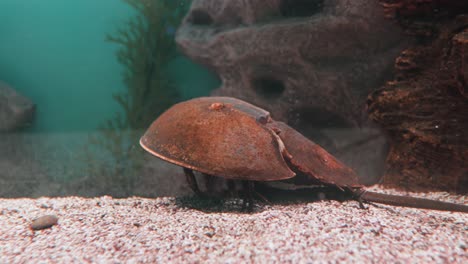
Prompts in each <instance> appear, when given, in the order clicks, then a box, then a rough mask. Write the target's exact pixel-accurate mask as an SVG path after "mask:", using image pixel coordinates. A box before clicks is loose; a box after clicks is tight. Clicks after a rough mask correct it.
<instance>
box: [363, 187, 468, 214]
mask: <svg viewBox="0 0 468 264" xmlns="http://www.w3.org/2000/svg"><path fill="white" fill-rule="evenodd" d="M357 198H358V199H359V198H360V199H361V200H362V201H364V202H375V203H381V204H388V205H394V206H403V207H412V208H422V209H429V210H439V211H452V212H463V213H468V206H467V205H463V204H455V203H448V202H441V201H435V200H429V199H424V198H415V197H407V196H398V195H390V194H383V193H376V192H368V191H364V192H362V193H361V194H358V197H357Z"/></svg>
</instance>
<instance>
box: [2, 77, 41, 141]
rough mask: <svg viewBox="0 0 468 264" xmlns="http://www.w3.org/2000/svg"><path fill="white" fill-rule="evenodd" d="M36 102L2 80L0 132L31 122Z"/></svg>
mask: <svg viewBox="0 0 468 264" xmlns="http://www.w3.org/2000/svg"><path fill="white" fill-rule="evenodd" d="M35 110H36V106H35V104H34V103H33V102H32V101H31V100H30V99H28V98H26V97H24V96H23V95H21V94H19V93H18V92H17V91H15V90H14V89H13V88H11V87H10V86H9V85H8V84H6V83H5V82H2V81H0V132H6V131H13V130H15V129H18V128H20V127H24V126H26V125H28V124H30V123H31V122H32V120H33V118H34V113H35Z"/></svg>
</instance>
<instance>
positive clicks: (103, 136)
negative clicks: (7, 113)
mask: <svg viewBox="0 0 468 264" xmlns="http://www.w3.org/2000/svg"><path fill="white" fill-rule="evenodd" d="M189 6H190V1H165V0H161V1H145V0H135V1H134V0H128V1H125V0H122V1H121V0H102V1H94V0H82V1H72V0H65V1H62V0H47V1H26V0H3V1H1V2H0V32H1V34H2V41H1V44H0V81H1V82H2V83H3V85H4V86H8V87H9V88H11V89H13V90H15V91H16V92H18V93H19V94H20V95H21V96H24V97H26V98H28V99H29V100H31V101H32V103H33V104H34V105H35V113H34V118H32V120H31V122H26V126H23V127H21V128H20V129H15V130H13V131H7V132H0V133H1V134H0V168H2V171H3V175H1V176H2V177H0V183H1V185H2V187H1V188H0V195H1V196H6V197H9V196H30V195H32V196H39V195H57V194H68V190H67V189H66V188H64V184H65V183H68V182H69V181H70V180H77V179H78V180H79V179H80V178H86V177H88V178H89V177H90V176H89V175H93V176H92V177H91V178H92V179H90V180H89V181H90V182H93V184H94V185H99V184H98V183H97V181H96V179H94V176H95V175H100V176H101V175H103V174H106V177H104V178H105V179H104V180H102V182H103V183H102V185H101V186H99V187H98V189H100V192H101V193H103V194H105V193H112V191H107V190H110V189H112V187H109V185H112V184H109V182H116V185H117V186H119V185H121V184H120V183H119V179H124V181H125V183H124V185H128V181H132V179H129V177H130V178H132V177H136V176H137V174H138V172H137V170H136V167H138V166H136V165H132V162H127V161H128V159H137V160H138V159H141V157H140V156H138V155H133V154H129V155H130V156H131V157H130V158H128V156H125V154H124V153H121V152H125V149H123V148H126V147H127V146H131V147H132V149H135V148H137V147H138V148H139V146H138V139H139V136H141V134H142V132H143V129H144V128H146V127H147V125H148V124H149V122H150V121H151V120H152V119H155V118H156V117H157V115H158V114H159V113H160V112H161V111H163V110H164V109H165V108H167V107H169V106H170V105H172V104H174V103H175V102H178V101H181V100H186V99H189V98H192V97H197V96H203V95H208V94H209V92H210V91H211V90H212V89H214V88H215V87H217V86H218V85H219V80H218V79H217V77H216V75H215V74H213V73H212V72H210V71H208V70H206V69H205V68H203V67H201V66H199V65H197V64H195V63H193V62H192V61H190V60H189V59H187V58H186V57H184V56H183V55H181V54H180V53H179V52H178V51H177V48H176V46H175V43H174V41H173V39H174V34H175V30H176V28H177V23H179V22H180V20H181V19H182V17H183V15H184V13H185V12H186V11H187V10H188V7H189ZM166 17H167V18H166ZM139 22H142V23H139ZM135 23H136V24H135ZM150 24H151V25H150ZM132 30H134V31H133V33H134V32H135V30H137V31H138V30H140V31H141V32H144V33H142V34H141V35H140V36H135V35H133V36H134V37H135V38H134V39H133V42H132V43H130V42H131V41H130V42H127V44H123V43H122V40H123V39H124V38H125V37H126V36H128V35H126V34H131V33H132ZM153 36H159V38H160V39H156V38H154V39H152V38H153ZM127 40H128V39H127ZM139 42H143V45H141V46H139V47H135V45H138V43H139ZM146 42H147V43H150V42H151V43H152V44H148V45H146ZM135 43H136V44H135ZM140 44H141V43H140ZM132 45H133V46H132ZM150 46H151V47H150ZM149 49H151V50H149ZM148 50H149V51H148ZM149 52H150V53H151V54H156V53H157V54H162V55H160V57H158V55H154V56H151V54H148V53H149ZM125 53H126V54H127V55H128V56H130V57H131V60H133V61H137V62H136V63H140V64H144V63H146V64H148V61H153V62H154V64H155V65H157V69H153V71H152V73H151V74H152V77H151V78H152V79H154V80H153V83H156V84H154V85H153V86H155V87H156V86H157V87H156V88H155V87H152V88H151V89H152V90H153V91H157V92H156V93H154V94H151V95H150V96H148V94H146V95H145V96H141V95H137V96H135V90H138V89H140V88H141V87H142V86H144V85H142V84H140V83H139V79H141V78H143V77H142V76H140V75H144V76H147V75H151V74H148V73H147V72H146V73H143V74H141V73H139V71H140V69H139V68H138V66H135V65H128V64H126V63H125V58H123V59H122V58H121V57H119V56H121V55H119V54H125ZM167 54H170V56H165V55H167ZM128 56H127V57H128ZM132 56H133V57H132ZM127 61H128V60H127ZM158 83H159V84H158ZM161 83H162V84H161ZM158 85H159V86H158ZM147 88H148V87H147ZM166 90H167V91H166ZM142 98H145V99H142ZM7 100H8V99H7ZM142 100H146V101H145V102H142ZM130 105H131V107H130V108H132V110H128V107H129V106H130ZM149 105H150V106H151V107H149V108H148V106H149ZM129 111H131V112H132V113H135V112H138V113H139V116H144V120H140V119H139V118H137V117H135V116H131V115H130V116H129ZM130 120H133V121H135V120H138V121H135V122H133V123H132V121H130ZM123 123H125V124H123ZM124 131H126V132H128V131H131V132H130V133H125V132H124ZM123 145H125V146H123ZM140 154H141V153H139V155H140ZM122 155H123V156H122ZM137 156H138V157H137ZM124 159H125V161H123V160H124ZM117 164H120V165H117ZM129 164H130V165H129ZM122 168H124V171H123V172H122V171H121V172H120V173H117V170H119V169H122ZM102 170H105V172H102ZM117 174H119V175H120V176H119V175H117ZM100 176H97V177H98V178H99V177H100ZM119 177H120V178H119ZM54 184H55V185H54ZM41 185H43V186H42V187H39V186H41ZM85 185H86V184H85ZM53 186H55V187H53ZM70 188H72V189H75V187H70ZM83 188H84V189H86V188H87V187H83ZM125 188H127V189H126V191H125V194H129V193H130V192H131V191H130V190H129V189H128V187H125ZM59 190H60V191H59ZM78 192H79V191H78ZM117 192H118V193H121V192H119V191H117ZM88 194H91V195H92V194H94V193H92V192H89V193H88Z"/></svg>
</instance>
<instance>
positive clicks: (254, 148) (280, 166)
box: [140, 97, 295, 181]
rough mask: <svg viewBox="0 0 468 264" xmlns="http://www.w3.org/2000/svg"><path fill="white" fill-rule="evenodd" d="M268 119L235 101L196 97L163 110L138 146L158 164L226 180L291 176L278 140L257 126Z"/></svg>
mask: <svg viewBox="0 0 468 264" xmlns="http://www.w3.org/2000/svg"><path fill="white" fill-rule="evenodd" d="M269 118H270V117H269V113H268V112H267V111H265V110H263V109H261V108H258V107H256V106H253V105H251V104H248V103H246V102H244V101H241V100H238V99H235V98H229V97H201V98H196V99H192V100H189V101H185V102H182V103H179V104H176V105H174V106H173V107H171V108H170V109H168V110H167V111H166V112H164V113H163V114H162V115H161V116H160V117H159V118H157V119H156V120H155V121H154V122H153V124H151V126H150V127H149V129H148V130H147V131H146V133H145V134H144V135H143V137H142V138H141V139H140V144H141V146H142V147H143V148H144V149H145V150H147V151H148V152H150V153H151V154H153V155H155V156H157V157H159V158H161V159H163V160H166V161H169V162H171V163H174V164H177V165H179V166H182V167H185V168H189V169H193V170H196V171H200V172H203V173H206V174H210V175H215V176H221V177H225V178H228V179H239V180H254V181H270V180H282V179H288V178H291V177H294V176H295V173H294V172H293V171H291V170H290V169H289V167H288V165H287V164H286V162H285V160H284V158H283V154H282V152H283V151H284V145H283V143H282V141H281V139H280V138H279V137H278V136H277V135H276V134H275V133H274V132H273V131H272V130H270V129H268V128H267V127H265V126H264V125H262V124H264V123H266V122H267V121H268V120H269Z"/></svg>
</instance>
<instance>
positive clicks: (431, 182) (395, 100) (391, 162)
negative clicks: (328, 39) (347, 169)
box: [368, 0, 468, 193]
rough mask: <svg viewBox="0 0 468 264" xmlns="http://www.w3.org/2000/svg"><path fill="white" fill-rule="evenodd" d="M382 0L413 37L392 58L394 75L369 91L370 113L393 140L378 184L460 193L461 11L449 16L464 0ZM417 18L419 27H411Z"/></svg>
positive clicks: (466, 137) (466, 183) (465, 149)
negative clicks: (408, 46)
mask: <svg viewBox="0 0 468 264" xmlns="http://www.w3.org/2000/svg"><path fill="white" fill-rule="evenodd" d="M388 2H389V1H386V3H384V6H385V8H386V14H387V16H388V17H392V18H395V20H396V21H398V22H401V24H402V26H403V28H405V30H406V32H408V33H410V34H412V35H414V36H416V38H417V39H418V40H419V42H418V44H416V45H414V46H413V47H411V48H409V49H407V50H405V51H403V52H402V53H401V54H400V56H399V57H398V58H397V59H396V61H395V69H396V78H395V80H394V81H391V82H388V83H387V84H386V85H384V86H383V87H382V88H381V89H380V90H378V91H376V92H373V93H372V94H371V95H370V96H369V100H368V111H369V114H370V118H371V119H373V120H374V121H376V122H377V123H379V124H381V125H382V126H383V127H384V129H385V130H387V131H388V132H389V135H390V138H391V142H392V144H391V151H390V153H389V156H388V159H387V167H388V171H387V173H386V175H385V177H384V179H383V183H384V185H387V186H393V187H403V188H407V189H412V190H418V189H419V190H421V189H424V190H427V189H438V190H441V189H442V190H451V191H459V192H464V193H466V192H468V132H467V131H468V99H467V98H468V97H467V84H468V82H467V80H468V16H467V15H460V14H458V15H457V16H456V17H455V15H456V14H457V13H461V12H465V11H466V10H468V2H466V1H429V0H425V1H392V2H394V3H393V4H389V3H388ZM396 2H398V3H396ZM429 7H430V8H429ZM390 11H392V12H393V14H399V15H397V16H393V15H392V16H391V15H389V12H390ZM422 17H424V19H423V18H422ZM428 18H430V19H428ZM422 20H426V21H425V22H424V23H425V30H421V28H423V27H419V28H417V27H415V25H418V24H419V25H421V21H422ZM429 32H430V34H429Z"/></svg>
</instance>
